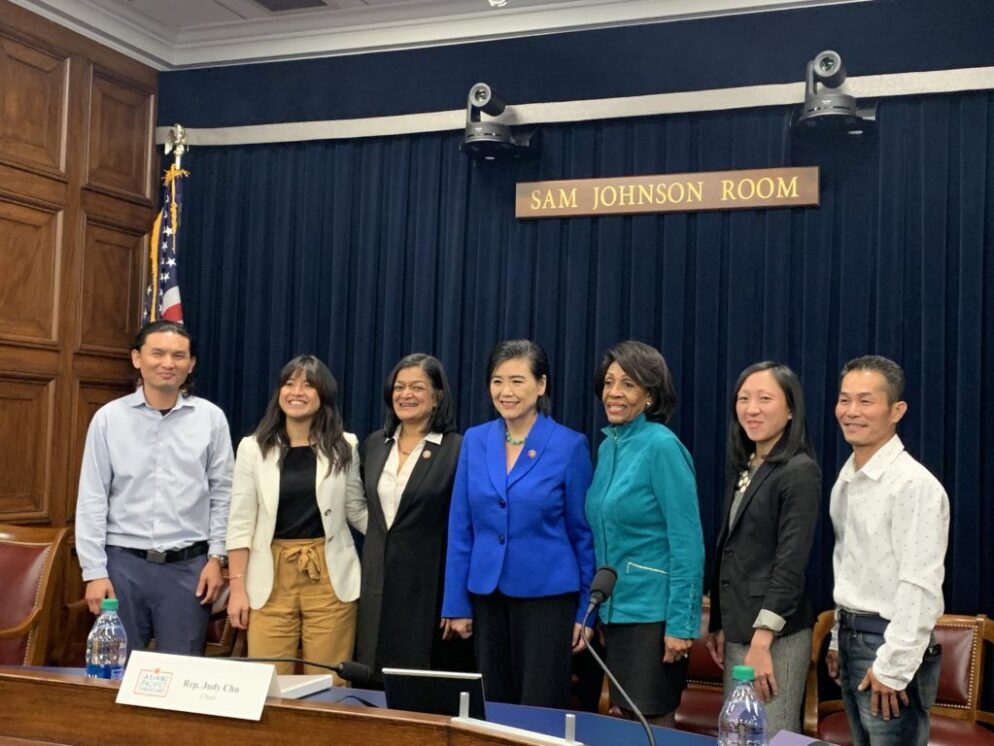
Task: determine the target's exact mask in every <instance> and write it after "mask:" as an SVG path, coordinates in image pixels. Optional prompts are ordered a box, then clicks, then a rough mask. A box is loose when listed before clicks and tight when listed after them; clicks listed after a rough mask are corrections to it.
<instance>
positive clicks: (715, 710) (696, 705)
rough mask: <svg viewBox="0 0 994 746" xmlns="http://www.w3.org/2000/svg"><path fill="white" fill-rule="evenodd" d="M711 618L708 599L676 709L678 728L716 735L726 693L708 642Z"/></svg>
mask: <svg viewBox="0 0 994 746" xmlns="http://www.w3.org/2000/svg"><path fill="white" fill-rule="evenodd" d="M710 620H711V603H710V601H709V600H708V599H707V598H705V599H704V606H703V608H702V610H701V634H700V636H699V637H698V638H697V639H696V640H694V645H693V647H691V649H690V662H689V665H688V668H687V689H686V690H685V691H684V693H683V697H682V698H681V700H680V706H679V707H677V710H676V727H677V728H678V729H679V730H687V731H691V732H693V733H700V734H702V735H706V736H711V737H714V738H716V737H717V736H718V716H719V715H720V714H721V708H722V705H723V704H724V696H723V693H722V671H721V669H720V668H718V666H717V664H716V663H715V662H714V661H713V660H712V659H711V654H710V653H708V649H707V647H706V645H705V641H706V640H707V636H708V624H709V622H710Z"/></svg>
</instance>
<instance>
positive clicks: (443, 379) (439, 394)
mask: <svg viewBox="0 0 994 746" xmlns="http://www.w3.org/2000/svg"><path fill="white" fill-rule="evenodd" d="M407 368H421V370H423V371H424V372H425V375H426V376H428V380H429V381H430V382H431V388H432V392H431V393H432V396H434V397H435V406H434V407H433V408H432V411H431V420H430V421H429V423H428V432H430V433H442V434H445V433H451V432H452V431H453V430H455V429H456V405H455V402H454V401H453V400H452V392H451V391H450V390H449V377H448V376H447V375H446V374H445V366H444V365H442V363H441V361H440V360H438V359H437V358H434V357H432V356H431V355H426V354H424V353H423V352H415V353H413V354H411V355H407V356H406V357H403V358H401V360H400V362H399V363H397V364H396V365H395V366H393V370H392V371H390V375H388V376H387V380H386V381H385V382H384V384H383V402H384V403H385V404H386V405H387V406H386V416H385V417H384V419H383V433H384V435H386V436H387V437H390V436H392V435H393V434H394V433H395V432H396V431H397V428H398V427H399V426H400V420H398V419H397V414H396V413H395V412H394V411H393V385H394V384H395V383H396V382H397V375H398V374H399V373H400V372H401V371H402V370H406V369H407Z"/></svg>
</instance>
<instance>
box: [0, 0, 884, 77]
mask: <svg viewBox="0 0 994 746" xmlns="http://www.w3.org/2000/svg"><path fill="white" fill-rule="evenodd" d="M263 1H264V2H268V1H269V0H263ZM318 1H319V2H322V3H323V5H322V7H320V8H313V9H306V10H290V11H281V12H275V13H274V12H271V11H269V10H267V9H266V8H265V7H264V6H263V5H262V4H260V3H259V2H256V0H13V2H15V3H16V4H18V5H21V6H23V7H25V8H28V9H29V10H32V11H34V12H36V13H38V14H40V15H43V16H45V17H46V18H49V19H51V20H54V21H56V22H58V23H60V24H62V25H63V26H67V27H69V28H71V29H73V30H75V31H78V32H80V33H82V34H84V35H86V36H88V37H90V38H93V39H96V40H97V41H100V42H101V43H103V44H105V45H107V46H110V47H112V48H114V49H117V50H118V51H121V52H124V53H125V54H127V55H129V56H131V57H134V58H136V59H139V60H141V61H142V62H145V63H147V64H149V65H151V66H153V67H155V68H157V69H159V70H175V69H180V68H188V67H205V66H213V65H224V64H234V63H241V62H260V61H268V60H282V59H299V58H303V57H322V56H328V55H337V54H356V53H360V52H373V51H385V50H389V49H405V48H412V47H423V46H434V45H440V44H457V43H461V42H468V41H482V40H487V39H499V38H507V37H512V36H526V35H531V34H541V33H550V32H557V31H575V30H579V29H589V28H599V27H607V26H620V25H629V24H638V23H650V22H656V21H666V20H679V19H687V18H695V17H703V16H713V15H723V14H728V13H749V12H757V11H770V10H779V9H784V8H793V7H800V6H808V5H827V4H833V3H837V2H871V1H872V0H318ZM493 6H497V7H493Z"/></svg>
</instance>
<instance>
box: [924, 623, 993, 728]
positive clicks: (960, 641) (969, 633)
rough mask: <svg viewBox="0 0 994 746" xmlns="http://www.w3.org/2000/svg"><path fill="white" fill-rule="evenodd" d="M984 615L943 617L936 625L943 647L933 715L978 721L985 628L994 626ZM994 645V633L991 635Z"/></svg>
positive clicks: (939, 641) (936, 631)
mask: <svg viewBox="0 0 994 746" xmlns="http://www.w3.org/2000/svg"><path fill="white" fill-rule="evenodd" d="M991 624H992V623H991V622H990V620H988V619H987V617H986V616H984V615H982V614H981V615H978V616H961V615H958V614H943V615H942V616H941V617H940V618H939V623H938V624H936V626H935V639H936V642H938V643H939V644H940V645H942V667H941V668H940V669H939V692H938V696H937V697H936V701H935V705H934V706H933V708H932V710H933V712H939V713H942V714H943V715H945V716H947V717H953V718H956V719H957V720H968V721H970V722H975V721H976V719H977V702H978V701H979V699H980V684H981V677H982V676H983V670H984V652H985V651H984V636H985V629H987V628H990V627H991ZM988 634H989V635H990V636H991V637H989V639H990V641H992V642H994V632H989V633H988Z"/></svg>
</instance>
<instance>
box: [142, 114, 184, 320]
mask: <svg viewBox="0 0 994 746" xmlns="http://www.w3.org/2000/svg"><path fill="white" fill-rule="evenodd" d="M189 149H190V143H189V138H188V137H187V134H186V129H185V128H184V127H183V125H182V124H178V123H177V124H174V125H173V126H172V127H170V128H169V132H168V133H166V142H165V154H166V155H169V154H170V153H172V154H173V163H172V165H171V166H170V167H169V168H168V169H166V173H165V175H164V176H163V179H162V181H163V185H164V186H165V187H167V188H168V189H169V195H170V199H169V211H170V216H169V217H170V218H171V220H170V222H169V225H170V226H171V227H172V229H173V230H174V231H175V230H176V229H177V228H178V214H177V206H176V179H177V178H178V177H180V176H183V175H185V172H184V171H183V170H182V168H181V164H182V162H183V155H184V154H185V153H186V151H187V150H189ZM161 230H162V208H161V207H160V209H159V214H158V216H157V217H156V219H155V223H154V224H153V225H152V237H151V252H150V257H149V267H150V273H149V274H150V275H151V277H150V278H149V279H150V280H151V283H150V285H149V304H148V321H156V320H157V319H158V314H159V309H158V298H159V242H160V239H161V237H162V234H161Z"/></svg>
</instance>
